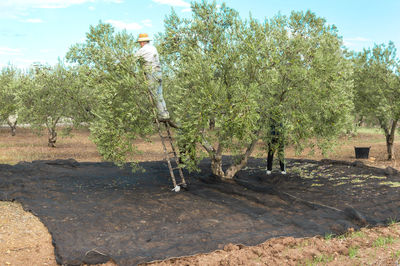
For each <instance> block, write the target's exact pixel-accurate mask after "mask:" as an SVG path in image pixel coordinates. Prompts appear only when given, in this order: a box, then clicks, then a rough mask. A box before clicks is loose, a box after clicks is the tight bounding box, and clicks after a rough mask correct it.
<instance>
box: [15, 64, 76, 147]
mask: <svg viewBox="0 0 400 266" xmlns="http://www.w3.org/2000/svg"><path fill="white" fill-rule="evenodd" d="M77 81H78V79H77V74H76V72H74V71H70V70H69V69H68V68H67V67H66V66H65V65H64V64H63V63H62V62H61V61H60V62H59V63H58V64H57V65H55V66H54V67H51V66H43V65H36V66H35V67H34V68H32V69H31V71H30V72H29V73H28V76H27V81H26V84H25V85H24V86H23V88H22V89H21V90H20V91H19V92H18V94H17V97H18V106H19V110H18V114H19V117H20V119H21V121H24V122H26V123H29V124H30V126H31V128H32V129H34V130H35V131H36V132H38V133H39V134H40V133H41V132H42V130H43V127H45V128H47V131H48V146H49V147H55V146H56V145H55V144H56V141H57V135H58V134H57V125H59V123H60V122H66V123H68V124H73V121H74V118H75V115H74V114H75V113H76V108H75V107H74V101H73V98H72V97H71V95H74V94H77V93H76V91H74V92H72V91H73V90H74V88H76V87H77V85H78V84H76V83H77ZM67 126H68V125H67Z"/></svg>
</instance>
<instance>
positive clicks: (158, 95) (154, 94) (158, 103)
mask: <svg viewBox="0 0 400 266" xmlns="http://www.w3.org/2000/svg"><path fill="white" fill-rule="evenodd" d="M138 42H139V44H140V46H141V48H140V49H139V50H138V51H137V52H136V54H135V55H136V56H137V57H139V58H142V59H143V60H144V67H145V73H146V78H147V80H148V82H149V93H150V100H151V102H152V103H153V105H154V107H155V109H157V110H156V111H157V113H155V117H156V123H157V128H158V134H159V135H160V138H161V143H162V145H163V149H164V154H165V159H166V160H167V163H168V168H169V172H170V175H171V179H172V183H173V185H174V188H173V191H175V192H179V191H180V189H181V187H183V188H187V184H186V181H185V178H184V176H183V172H182V168H181V167H180V165H179V150H178V149H175V146H174V143H173V140H172V135H171V132H170V126H173V127H176V126H175V125H174V124H173V123H172V121H170V116H169V112H168V110H167V106H166V104H165V101H164V96H163V89H162V74H161V65H160V59H159V56H158V52H157V49H156V48H155V47H154V46H153V45H151V44H150V38H149V35H148V34H147V33H141V34H139V38H138ZM161 123H163V124H164V126H165V131H166V132H167V135H165V133H164V135H163V133H162V125H161ZM165 140H167V141H168V142H169V144H170V147H171V152H168V150H167V145H166V144H165ZM171 155H172V156H171ZM171 157H172V158H173V159H174V160H173V161H172V162H174V163H175V165H176V167H172V164H171ZM174 170H178V173H179V176H180V179H181V182H180V183H177V182H176V178H175V174H174Z"/></svg>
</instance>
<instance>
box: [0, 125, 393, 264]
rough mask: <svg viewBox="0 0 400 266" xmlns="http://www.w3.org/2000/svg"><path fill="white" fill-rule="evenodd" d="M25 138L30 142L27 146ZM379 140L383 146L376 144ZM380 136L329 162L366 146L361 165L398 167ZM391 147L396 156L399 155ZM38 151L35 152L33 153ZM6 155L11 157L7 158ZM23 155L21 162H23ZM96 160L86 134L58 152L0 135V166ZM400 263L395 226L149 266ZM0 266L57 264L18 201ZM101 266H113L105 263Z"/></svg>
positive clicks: (6, 212) (362, 138) (363, 139)
mask: <svg viewBox="0 0 400 266" xmlns="http://www.w3.org/2000/svg"><path fill="white" fill-rule="evenodd" d="M27 139H29V141H27ZM380 139H382V141H379V140H380ZM153 140H154V141H153V143H148V142H141V143H140V145H142V147H143V148H144V149H145V150H146V149H147V150H148V153H144V154H143V155H142V156H140V157H139V158H137V159H138V160H141V161H147V160H148V161H154V160H159V159H161V158H162V154H161V153H160V151H161V146H160V143H159V142H158V140H157V138H156V137H155V138H154V139H153ZM383 141H384V138H383V137H382V136H379V137H377V136H376V134H359V135H358V136H356V137H355V138H353V139H351V140H347V139H346V140H343V141H342V145H340V147H339V148H338V149H336V151H335V152H334V153H332V154H330V155H329V158H330V159H338V160H345V161H351V162H352V161H354V160H355V158H354V146H358V145H362V146H371V154H370V159H369V160H362V161H363V162H364V163H365V164H368V165H372V166H375V167H382V168H385V167H387V166H391V167H394V168H396V169H398V167H397V165H398V164H397V162H398V161H397V160H393V161H391V162H387V161H385V157H386V155H385V145H384V142H383ZM396 144H397V145H395V147H396V150H395V154H399V153H398V152H399V149H398V148H397V146H398V143H396ZM38 151H40V152H38ZM10 153H11V155H10ZM24 156H26V157H24ZM71 157H73V158H75V159H77V160H78V161H100V160H101V159H100V157H99V156H98V154H97V152H96V149H95V147H94V145H93V144H92V143H90V141H87V132H85V131H79V132H76V133H75V136H74V137H73V138H69V139H62V140H60V141H59V144H58V148H56V149H51V148H47V147H46V137H41V138H40V137H36V136H34V135H31V134H30V133H29V132H27V131H24V130H19V132H17V136H15V137H9V136H8V132H7V131H6V130H2V131H0V163H8V164H14V163H17V162H18V161H32V160H36V159H53V160H54V159H67V158H71ZM287 157H291V158H309V159H310V158H311V159H317V160H318V159H322V158H324V157H323V156H322V155H320V154H316V155H315V154H314V155H308V154H302V155H300V156H297V155H295V154H294V151H293V150H292V149H291V148H290V147H289V148H288V149H287ZM399 259H400V225H399V224H397V223H394V221H393V224H392V225H390V226H385V227H375V228H362V229H361V230H360V231H354V230H352V229H351V228H350V229H349V231H348V232H347V233H345V234H344V235H340V236H336V237H332V236H315V237H312V238H293V237H284V238H273V239H270V240H268V241H266V242H264V243H262V244H259V245H257V246H244V245H239V244H228V245H226V246H224V247H221V250H217V251H214V252H211V253H207V254H198V255H195V256H190V257H183V258H173V259H169V260H165V261H161V262H154V263H152V264H154V265H171V264H175V265H319V264H321V265H325V264H327V265H398V264H399ZM0 265H56V261H55V256H54V247H53V245H52V242H51V236H50V234H49V232H48V230H47V229H46V227H44V226H43V224H42V223H41V222H40V221H39V219H37V218H36V217H35V216H34V215H33V214H32V213H29V212H25V211H23V209H22V208H21V205H20V204H19V203H17V202H0ZM105 265H115V264H114V263H113V262H109V263H107V264H105Z"/></svg>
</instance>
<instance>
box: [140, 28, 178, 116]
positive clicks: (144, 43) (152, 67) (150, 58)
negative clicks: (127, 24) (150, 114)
mask: <svg viewBox="0 0 400 266" xmlns="http://www.w3.org/2000/svg"><path fill="white" fill-rule="evenodd" d="M138 43H139V44H140V46H141V48H140V49H139V50H138V51H137V52H136V54H135V55H136V56H137V57H139V58H142V59H143V60H144V67H145V72H146V78H147V80H148V82H149V89H150V93H151V96H152V98H153V101H154V102H155V104H156V107H157V111H158V119H159V120H160V121H161V122H163V121H168V120H169V118H170V117H169V113H168V110H167V106H166V104H165V101H164V97H163V89H162V74H161V65H160V59H159V56H158V52H157V49H156V48H155V47H154V46H153V45H151V44H150V38H149V35H148V34H147V33H141V34H139V39H138Z"/></svg>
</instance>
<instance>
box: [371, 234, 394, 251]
mask: <svg viewBox="0 0 400 266" xmlns="http://www.w3.org/2000/svg"><path fill="white" fill-rule="evenodd" d="M393 242H394V238H393V237H391V236H387V237H383V236H380V237H378V238H377V239H376V240H375V241H374V243H373V246H374V247H376V248H379V247H384V246H386V245H390V244H392V243H393Z"/></svg>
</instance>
